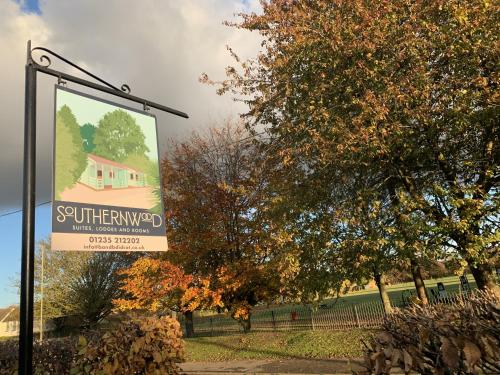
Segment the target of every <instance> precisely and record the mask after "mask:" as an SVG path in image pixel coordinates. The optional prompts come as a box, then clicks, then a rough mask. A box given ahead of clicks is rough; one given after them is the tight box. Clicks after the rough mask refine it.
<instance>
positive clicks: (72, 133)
mask: <svg viewBox="0 0 500 375" xmlns="http://www.w3.org/2000/svg"><path fill="white" fill-rule="evenodd" d="M82 145H83V141H82V137H81V135H80V126H79V125H78V123H77V122H76V118H75V116H74V115H73V113H72V112H71V109H70V108H69V107H68V106H66V105H64V106H62V107H61V109H60V110H59V111H58V112H57V113H56V147H55V148H56V150H55V158H56V160H55V183H54V189H55V191H54V194H55V197H56V199H60V198H61V193H62V192H63V191H64V189H67V188H70V187H72V186H73V185H74V184H75V183H76V181H78V179H79V178H80V176H81V174H82V173H83V171H84V170H85V168H86V166H87V156H86V154H85V152H84V151H83V146H82Z"/></svg>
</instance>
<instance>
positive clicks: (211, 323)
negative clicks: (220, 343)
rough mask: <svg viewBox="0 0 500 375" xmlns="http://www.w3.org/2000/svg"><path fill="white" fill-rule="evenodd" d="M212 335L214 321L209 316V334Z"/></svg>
mask: <svg viewBox="0 0 500 375" xmlns="http://www.w3.org/2000/svg"><path fill="white" fill-rule="evenodd" d="M213 335H214V322H213V320H212V317H210V336H213Z"/></svg>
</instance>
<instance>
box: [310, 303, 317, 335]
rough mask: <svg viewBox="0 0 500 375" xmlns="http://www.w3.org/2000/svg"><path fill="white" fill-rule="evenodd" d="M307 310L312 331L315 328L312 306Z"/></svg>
mask: <svg viewBox="0 0 500 375" xmlns="http://www.w3.org/2000/svg"><path fill="white" fill-rule="evenodd" d="M309 311H310V313H311V328H312V330H313V331H314V330H315V328H316V327H315V326H314V310H313V308H312V307H310V308H309Z"/></svg>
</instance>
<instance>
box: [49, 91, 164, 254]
mask: <svg viewBox="0 0 500 375" xmlns="http://www.w3.org/2000/svg"><path fill="white" fill-rule="evenodd" d="M58 90H60V91H63V92H67V93H69V94H72V95H76V96H79V97H82V98H85V99H89V100H91V101H95V102H98V103H103V104H107V105H110V106H112V107H115V108H117V109H123V110H126V111H130V112H134V113H137V114H139V115H142V116H147V117H150V118H151V119H153V121H154V129H155V137H156V139H155V146H156V151H157V152H156V154H157V155H156V156H157V163H158V171H157V173H158V176H159V181H158V188H159V190H160V197H159V204H160V206H161V209H162V211H163V209H164V190H163V181H162V179H161V159H160V154H159V152H160V145H159V142H158V118H157V117H156V116H155V115H154V114H153V113H150V112H147V111H141V110H140V109H136V108H133V107H129V106H127V105H124V104H122V103H116V102H113V101H111V100H108V99H105V98H99V97H97V96H94V95H91V94H88V93H85V92H80V91H77V90H73V89H70V88H68V87H65V86H62V85H61V84H59V83H58V84H55V85H54V128H53V140H54V141H53V146H52V156H53V158H52V212H51V213H52V231H51V233H52V238H53V239H54V235H56V237H61V236H60V235H59V236H58V234H61V233H60V232H54V227H55V226H56V225H57V221H56V220H55V218H54V215H55V214H56V211H55V208H54V207H55V205H56V202H62V201H63V200H56V196H55V194H56V146H57V142H56V137H57V126H56V125H57V110H58V107H59V105H58V102H57V99H58ZM70 109H71V107H70ZM107 113H109V112H107ZM75 117H76V116H75ZM66 203H75V204H77V205H78V206H80V205H83V204H87V205H91V206H102V209H107V208H110V209H117V210H120V209H127V208H128V207H126V206H111V205H107V204H103V203H97V204H96V203H93V202H85V203H83V202H79V201H78V202H72V201H68V202H66ZM160 220H162V225H161V229H163V232H164V233H163V235H162V237H164V238H165V248H164V249H161V250H158V249H155V250H153V249H151V250H150V249H147V248H146V249H135V250H134V249H117V248H116V247H119V246H120V245H118V246H115V245H113V241H117V240H120V238H117V237H115V236H120V237H121V236H123V237H124V238H125V239H126V238H127V236H132V235H130V234H122V235H116V234H110V233H94V232H89V233H87V232H86V234H88V235H89V236H91V237H92V236H94V238H95V239H96V240H100V239H107V240H111V241H112V243H109V244H108V246H111V247H115V249H105V248H102V247H104V246H105V245H106V243H104V244H102V243H99V244H97V243H96V244H95V246H94V247H100V248H99V249H97V248H88V249H82V248H77V249H74V248H71V249H63V248H60V246H57V247H58V248H55V249H54V244H53V242H52V241H51V250H52V251H167V250H168V238H167V235H166V223H165V219H164V217H162V218H160ZM65 234H66V233H65ZM75 234H76V233H75ZM133 236H134V238H137V239H138V240H139V241H140V237H144V236H141V235H140V234H137V235H133ZM66 237H68V235H66ZM156 237H159V236H156ZM58 242H60V241H58ZM147 242H151V241H147ZM89 245H90V244H89ZM133 245H134V244H132V245H130V246H129V247H134V246H133ZM121 247H122V248H123V247H125V246H121Z"/></svg>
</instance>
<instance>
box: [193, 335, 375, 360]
mask: <svg viewBox="0 0 500 375" xmlns="http://www.w3.org/2000/svg"><path fill="white" fill-rule="evenodd" d="M373 332H375V331H374V330H367V329H353V330H350V331H296V332H252V333H248V334H235V335H225V336H215V337H195V338H189V339H184V342H185V344H186V360H187V361H230V360H244V359H280V358H321V359H326V358H353V357H361V356H362V354H363V352H362V350H363V344H362V343H361V340H362V339H367V338H368V337H369V336H370V335H371V334H372V333H373Z"/></svg>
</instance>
